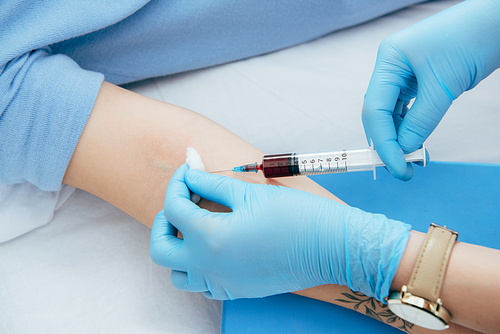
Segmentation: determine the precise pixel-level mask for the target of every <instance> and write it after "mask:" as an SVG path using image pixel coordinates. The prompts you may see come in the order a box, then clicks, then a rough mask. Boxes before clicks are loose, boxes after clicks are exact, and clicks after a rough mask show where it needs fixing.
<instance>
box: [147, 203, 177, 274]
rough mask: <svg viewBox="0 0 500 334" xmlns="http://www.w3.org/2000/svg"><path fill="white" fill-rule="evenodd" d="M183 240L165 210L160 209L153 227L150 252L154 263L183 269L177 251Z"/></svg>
mask: <svg viewBox="0 0 500 334" xmlns="http://www.w3.org/2000/svg"><path fill="white" fill-rule="evenodd" d="M181 244H182V240H181V239H179V238H177V229H176V228H175V227H174V226H172V224H170V223H169V222H168V221H167V219H166V218H165V215H164V214H163V211H160V212H159V213H158V214H157V215H156V217H155V220H154V222H153V227H152V228H151V243H150V248H149V253H150V256H151V259H152V260H153V262H154V263H156V264H158V265H160V266H163V267H167V268H172V269H176V270H180V269H183V268H182V266H181V265H180V264H179V263H178V262H179V261H178V260H177V256H176V253H177V252H178V249H179V247H180V245H181Z"/></svg>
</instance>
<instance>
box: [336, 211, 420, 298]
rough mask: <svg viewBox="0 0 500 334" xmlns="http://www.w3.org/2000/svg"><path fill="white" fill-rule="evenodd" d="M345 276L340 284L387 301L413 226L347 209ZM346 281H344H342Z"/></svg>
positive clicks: (379, 215) (381, 216)
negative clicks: (386, 298)
mask: <svg viewBox="0 0 500 334" xmlns="http://www.w3.org/2000/svg"><path fill="white" fill-rule="evenodd" d="M347 211H348V212H347V215H346V216H345V217H346V219H345V226H344V227H343V229H344V231H345V233H344V245H345V246H344V252H343V253H344V268H343V272H344V273H345V274H344V275H343V276H340V277H341V280H340V281H339V282H338V283H339V284H345V285H347V286H349V288H350V289H352V290H354V291H359V292H362V293H364V294H365V295H367V296H370V297H375V298H376V299H377V300H384V298H385V297H386V296H388V295H389V290H390V287H391V283H392V281H393V278H394V277H395V275H396V273H397V269H398V266H399V264H400V261H401V259H402V257H403V254H404V251H405V249H406V245H407V243H408V240H409V238H410V225H408V224H404V223H402V222H400V221H396V220H392V219H388V218H387V217H385V216H384V215H381V214H372V213H368V212H364V211H362V210H359V209H356V208H349V207H348V208H347ZM342 278H343V281H342Z"/></svg>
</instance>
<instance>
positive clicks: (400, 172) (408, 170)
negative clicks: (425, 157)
mask: <svg viewBox="0 0 500 334" xmlns="http://www.w3.org/2000/svg"><path fill="white" fill-rule="evenodd" d="M386 168H387V170H388V171H389V173H391V175H392V176H394V177H395V178H397V179H400V180H401V181H410V180H411V179H412V178H413V166H412V164H411V163H409V162H407V163H406V166H405V167H404V168H399V169H397V170H396V169H392V168H390V167H388V166H386Z"/></svg>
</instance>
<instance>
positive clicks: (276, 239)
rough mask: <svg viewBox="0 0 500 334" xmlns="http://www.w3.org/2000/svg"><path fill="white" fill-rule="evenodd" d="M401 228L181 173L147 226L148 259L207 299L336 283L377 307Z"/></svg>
mask: <svg viewBox="0 0 500 334" xmlns="http://www.w3.org/2000/svg"><path fill="white" fill-rule="evenodd" d="M190 189H191V190H192V191H193V192H195V193H197V194H199V195H200V196H201V197H203V198H206V199H208V200H211V201H214V202H217V203H220V204H223V205H225V206H227V207H229V208H231V209H232V210H233V211H232V212H231V213H212V212H209V211H207V210H204V209H200V208H199V207H198V206H197V205H196V204H194V203H192V202H191V201H190V199H189V198H190V191H189V190H190ZM409 228H410V226H409V225H406V224H403V223H401V222H398V221H394V220H390V219H387V218H386V217H385V216H383V215H380V214H370V213H366V212H363V211H361V210H359V209H355V208H351V207H349V206H346V205H342V204H339V203H337V202H334V201H332V200H328V199H325V198H323V197H319V196H316V195H312V194H310V193H307V192H303V191H299V190H296V189H291V188H286V187H278V186H270V185H258V184H250V183H245V182H242V181H239V180H235V179H232V178H228V177H223V176H220V175H213V174H209V173H205V172H201V171H198V170H190V169H189V168H188V166H187V165H182V166H181V167H180V168H179V169H178V170H177V172H176V173H175V174H174V176H173V177H172V179H171V180H170V183H169V186H168V189H167V193H166V197H165V208H164V210H163V211H161V212H160V213H159V214H158V215H157V216H156V218H155V221H154V224H153V229H152V232H151V257H152V259H153V261H154V262H155V263H157V264H159V265H162V266H165V267H168V268H172V269H173V271H172V274H171V281H172V284H173V285H174V286H175V287H176V288H178V289H181V290H186V291H194V292H203V293H204V294H205V296H207V297H209V298H213V299H235V298H252V297H264V296H268V295H273V294H279V293H284V292H290V291H297V290H302V289H306V288H310V287H313V286H317V285H322V284H328V283H335V284H342V285H347V286H349V288H351V289H353V290H356V291H361V292H363V293H364V294H366V295H368V296H373V297H376V298H377V299H379V300H382V299H383V298H384V297H385V296H386V295H387V294H388V293H389V287H390V284H391V281H392V279H393V278H394V275H395V274H396V270H397V267H398V265H399V262H400V260H401V257H402V255H403V252H404V250H405V248H406V244H407V241H408V238H409ZM177 229H178V230H179V231H180V232H181V233H182V235H183V237H184V239H183V240H182V239H179V238H177Z"/></svg>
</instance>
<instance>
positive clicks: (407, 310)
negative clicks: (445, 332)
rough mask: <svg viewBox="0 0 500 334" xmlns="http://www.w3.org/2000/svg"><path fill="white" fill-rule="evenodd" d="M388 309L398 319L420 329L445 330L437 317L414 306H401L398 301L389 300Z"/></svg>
mask: <svg viewBox="0 0 500 334" xmlns="http://www.w3.org/2000/svg"><path fill="white" fill-rule="evenodd" d="M389 309H390V310H391V311H392V312H393V313H394V314H396V315H397V316H399V317H400V318H402V319H404V320H406V321H409V322H411V323H413V324H415V325H417V326H420V327H424V328H429V329H434V330H442V329H446V328H447V326H446V325H445V324H444V322H442V321H441V320H439V318H438V317H436V316H434V315H432V314H430V313H429V312H427V311H425V310H422V309H419V308H417V307H415V306H411V305H407V304H403V303H401V301H400V300H389Z"/></svg>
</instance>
